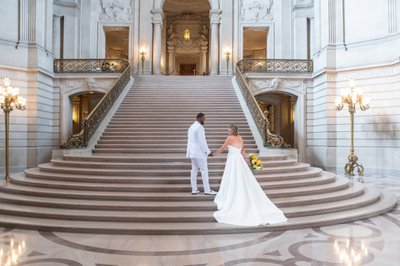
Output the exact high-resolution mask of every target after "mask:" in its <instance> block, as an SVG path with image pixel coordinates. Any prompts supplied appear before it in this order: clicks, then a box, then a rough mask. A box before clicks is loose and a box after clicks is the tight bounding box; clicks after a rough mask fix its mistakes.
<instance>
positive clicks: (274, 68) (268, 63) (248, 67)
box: [236, 59, 313, 73]
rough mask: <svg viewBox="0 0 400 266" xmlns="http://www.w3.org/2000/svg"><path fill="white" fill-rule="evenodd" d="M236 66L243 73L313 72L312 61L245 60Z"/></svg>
mask: <svg viewBox="0 0 400 266" xmlns="http://www.w3.org/2000/svg"><path fill="white" fill-rule="evenodd" d="M236 65H237V67H238V68H239V70H240V72H242V73H246V72H256V73H259V72H262V73H266V72H270V73H282V72H283V73H310V72H312V71H313V61H312V60H296V59H243V60H240V61H239V62H238V63H237V64H236Z"/></svg>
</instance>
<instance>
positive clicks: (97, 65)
mask: <svg viewBox="0 0 400 266" xmlns="http://www.w3.org/2000/svg"><path fill="white" fill-rule="evenodd" d="M128 66H129V63H128V61H127V60H125V59H56V60H54V73H104V72H106V73H107V72H109V73H123V72H124V71H125V69H126V68H127V67H128Z"/></svg>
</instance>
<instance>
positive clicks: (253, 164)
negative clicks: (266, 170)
mask: <svg viewBox="0 0 400 266" xmlns="http://www.w3.org/2000/svg"><path fill="white" fill-rule="evenodd" d="M249 159H250V169H251V170H252V171H257V170H262V168H263V167H262V161H261V160H260V158H258V157H257V155H255V154H254V153H252V154H250V156H249Z"/></svg>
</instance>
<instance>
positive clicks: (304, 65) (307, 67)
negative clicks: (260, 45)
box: [235, 59, 312, 148]
mask: <svg viewBox="0 0 400 266" xmlns="http://www.w3.org/2000/svg"><path fill="white" fill-rule="evenodd" d="M269 61H272V62H269ZM278 61H282V62H280V63H279V62H278ZM260 62H261V64H260ZM289 62H290V64H289ZM311 71H312V61H309V60H278V59H268V60H266V59H243V60H240V61H239V62H238V63H237V64H236V73H235V75H236V81H237V83H238V85H239V88H240V90H241V92H242V94H243V96H244V98H245V100H246V103H247V106H248V107H249V109H250V112H251V115H252V116H253V119H254V121H255V122H256V125H257V128H258V130H259V132H260V134H261V136H262V137H263V140H264V145H265V146H269V147H273V148H289V147H290V145H289V144H287V143H286V142H285V140H284V139H283V138H282V137H281V136H278V135H276V134H273V133H272V132H271V131H270V123H269V121H268V119H267V118H266V117H265V115H264V113H263V112H262V110H261V108H260V106H259V105H258V102H257V100H256V98H255V97H254V95H253V94H252V92H251V89H250V87H249V85H248V84H247V81H246V78H245V77H244V73H245V72H311Z"/></svg>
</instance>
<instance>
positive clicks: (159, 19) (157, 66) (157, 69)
mask: <svg viewBox="0 0 400 266" xmlns="http://www.w3.org/2000/svg"><path fill="white" fill-rule="evenodd" d="M151 13H152V14H153V17H152V20H153V75H160V74H161V42H162V36H161V27H162V23H163V11H162V9H153V10H152V11H151Z"/></svg>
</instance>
